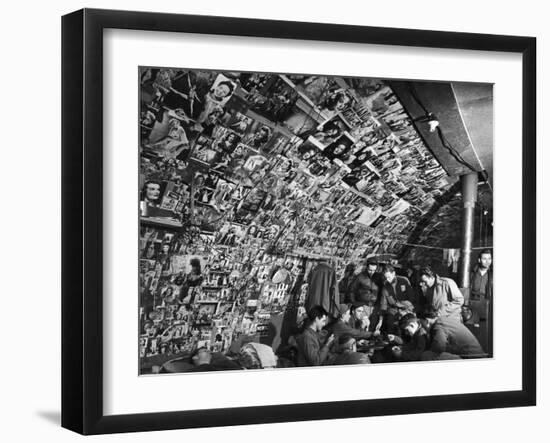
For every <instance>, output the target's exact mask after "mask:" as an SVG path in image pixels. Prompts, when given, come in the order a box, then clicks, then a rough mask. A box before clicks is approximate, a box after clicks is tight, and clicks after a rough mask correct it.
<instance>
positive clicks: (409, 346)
mask: <svg viewBox="0 0 550 443" xmlns="http://www.w3.org/2000/svg"><path fill="white" fill-rule="evenodd" d="M399 327H400V328H401V330H402V331H403V339H402V338H401V337H398V336H396V337H390V338H393V339H394V340H393V341H394V343H395V344H396V346H393V347H392V354H393V357H394V358H395V360H397V361H418V360H420V359H421V357H422V353H423V352H424V351H426V349H428V345H429V336H428V332H427V331H426V329H424V327H423V326H422V324H421V323H420V321H419V320H418V319H417V318H416V315H414V314H412V313H409V314H405V315H404V316H403V317H401V320H400V321H399Z"/></svg>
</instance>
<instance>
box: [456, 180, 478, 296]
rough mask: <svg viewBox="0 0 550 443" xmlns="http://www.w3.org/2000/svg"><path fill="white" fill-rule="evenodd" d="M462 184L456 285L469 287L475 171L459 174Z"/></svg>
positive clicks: (472, 240) (475, 182)
mask: <svg viewBox="0 0 550 443" xmlns="http://www.w3.org/2000/svg"><path fill="white" fill-rule="evenodd" d="M460 182H461V184H462V251H461V254H460V269H459V272H458V286H459V287H461V288H469V287H470V269H471V267H472V244H473V242H474V217H475V212H474V210H475V206H476V201H477V182H478V177H477V172H475V173H471V174H465V175H462V176H460Z"/></svg>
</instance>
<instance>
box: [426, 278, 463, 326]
mask: <svg viewBox="0 0 550 443" xmlns="http://www.w3.org/2000/svg"><path fill="white" fill-rule="evenodd" d="M426 301H427V305H428V308H431V309H432V310H433V311H434V312H435V313H436V314H437V316H438V317H452V318H455V319H456V320H459V321H461V320H462V305H463V304H464V296H463V295H462V292H460V289H458V286H457V285H456V283H455V282H454V281H453V280H452V279H450V278H446V277H440V276H439V275H436V277H435V282H434V285H433V286H432V287H431V288H428V289H427V290H426Z"/></svg>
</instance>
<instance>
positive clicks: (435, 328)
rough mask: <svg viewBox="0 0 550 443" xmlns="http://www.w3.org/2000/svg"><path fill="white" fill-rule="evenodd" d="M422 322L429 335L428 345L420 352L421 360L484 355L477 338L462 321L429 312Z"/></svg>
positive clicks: (479, 356)
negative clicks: (426, 348)
mask: <svg viewBox="0 0 550 443" xmlns="http://www.w3.org/2000/svg"><path fill="white" fill-rule="evenodd" d="M423 323H424V327H425V329H426V330H427V331H428V333H429V336H430V347H429V349H428V350H427V351H425V352H423V353H422V360H447V359H456V358H481V357H486V355H487V354H486V353H485V352H484V351H483V348H482V347H481V345H480V344H479V342H478V341H477V338H475V336H474V334H472V333H471V332H470V330H469V329H468V328H467V327H466V326H464V325H463V324H462V322H460V321H458V320H456V319H454V318H452V317H436V314H434V313H429V314H427V315H426V319H425V320H424V321H423Z"/></svg>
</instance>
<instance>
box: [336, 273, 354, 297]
mask: <svg viewBox="0 0 550 443" xmlns="http://www.w3.org/2000/svg"><path fill="white" fill-rule="evenodd" d="M354 272H355V264H354V263H349V264H348V265H347V266H346V269H345V270H344V276H343V277H342V280H340V282H339V283H338V292H339V293H340V301H342V302H343V303H351V297H350V288H351V284H352V283H353V280H354V279H355V276H354Z"/></svg>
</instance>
